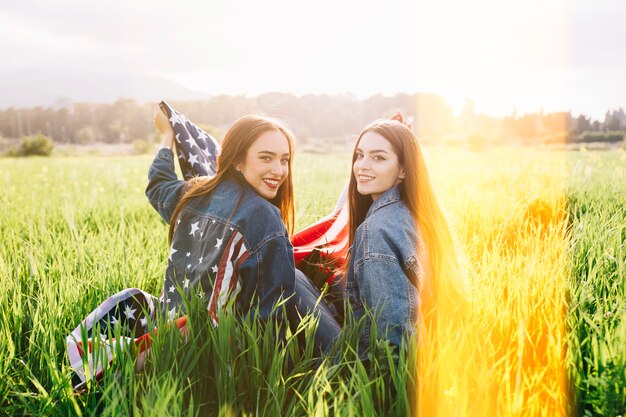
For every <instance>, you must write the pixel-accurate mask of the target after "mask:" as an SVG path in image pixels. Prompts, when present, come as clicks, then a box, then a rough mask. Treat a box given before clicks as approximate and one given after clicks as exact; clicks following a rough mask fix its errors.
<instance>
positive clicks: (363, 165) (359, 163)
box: [354, 157, 370, 171]
mask: <svg viewBox="0 0 626 417" xmlns="http://www.w3.org/2000/svg"><path fill="white" fill-rule="evenodd" d="M354 167H355V168H356V169H360V170H364V171H366V170H368V169H369V168H370V163H369V159H368V158H367V157H363V158H361V159H357V160H356V161H354Z"/></svg>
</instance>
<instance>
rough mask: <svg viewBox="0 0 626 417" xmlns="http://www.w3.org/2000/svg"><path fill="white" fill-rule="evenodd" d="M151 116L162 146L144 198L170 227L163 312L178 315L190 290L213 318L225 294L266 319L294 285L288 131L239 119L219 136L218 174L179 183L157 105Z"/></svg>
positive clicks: (167, 127)
mask: <svg viewBox="0 0 626 417" xmlns="http://www.w3.org/2000/svg"><path fill="white" fill-rule="evenodd" d="M154 119H155V126H156V127H157V129H158V130H159V131H160V133H161V135H162V147H161V149H160V150H159V152H158V153H157V156H156V158H155V159H154V162H153V163H152V166H151V167H150V170H149V173H148V178H149V183H148V187H147V188H146V195H147V197H148V199H149V201H150V204H152V206H153V207H154V208H155V209H156V210H157V211H158V213H159V214H160V215H161V217H162V218H163V219H164V220H165V221H166V222H168V223H170V229H169V240H170V256H169V262H168V266H167V270H166V272H165V279H164V283H163V292H162V297H161V305H162V309H163V310H164V311H165V310H167V313H168V314H170V315H171V316H172V318H173V317H177V316H178V315H180V312H181V311H182V310H183V309H184V306H183V297H184V296H186V295H187V294H189V293H196V294H199V295H200V297H202V298H204V299H205V300H206V301H205V302H206V303H207V309H208V311H209V314H211V316H212V317H213V319H214V320H217V310H218V309H219V308H220V307H221V306H223V305H224V304H225V303H226V302H227V301H228V300H229V299H230V298H231V297H237V298H236V299H237V303H236V305H237V308H238V309H240V310H241V311H242V312H243V313H247V312H248V310H249V309H250V308H252V307H255V308H256V309H257V310H258V313H259V315H260V317H261V318H267V317H269V316H270V314H271V312H272V309H273V305H274V303H276V302H277V301H278V300H279V299H280V298H281V297H289V296H291V295H292V294H293V293H294V288H295V267H294V260H293V248H292V246H291V243H290V241H289V234H288V230H289V231H291V230H292V229H293V213H294V198H293V181H292V173H291V161H292V157H293V138H292V135H291V133H290V132H289V131H288V130H286V129H285V128H284V127H282V126H281V125H279V124H278V123H276V122H275V121H273V120H271V119H268V118H264V117H260V116H245V117H242V118H241V119H239V120H237V121H236V122H235V123H233V125H232V126H231V127H230V128H229V129H228V131H227V132H226V135H225V136H224V139H223V141H222V152H221V154H220V155H219V159H218V171H217V174H216V175H215V176H213V177H210V178H209V177H197V178H194V179H192V180H190V181H183V180H178V179H177V177H176V173H175V171H174V154H173V152H172V148H173V144H174V131H173V130H172V127H171V125H170V124H169V121H168V118H167V116H166V115H165V113H163V111H162V110H161V109H160V108H158V107H155V111H154Z"/></svg>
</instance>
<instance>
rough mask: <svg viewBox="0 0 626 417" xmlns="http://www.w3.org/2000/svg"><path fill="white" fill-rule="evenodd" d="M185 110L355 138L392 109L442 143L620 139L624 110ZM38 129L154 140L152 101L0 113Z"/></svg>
mask: <svg viewBox="0 0 626 417" xmlns="http://www.w3.org/2000/svg"><path fill="white" fill-rule="evenodd" d="M170 104H171V105H172V106H173V107H174V108H176V109H177V110H179V111H181V112H183V113H184V114H186V115H187V116H188V117H189V118H190V119H191V120H193V121H194V122H197V123H198V124H200V125H201V126H202V127H204V128H206V129H207V130H210V131H212V133H214V134H215V135H217V136H218V137H220V136H221V134H222V133H223V132H224V131H225V130H226V128H227V127H228V126H229V124H230V123H232V122H233V121H234V120H235V119H237V118H239V117H241V116H243V115H245V114H250V113H257V114H265V115H268V116H272V117H275V118H278V119H280V120H282V121H284V122H285V123H286V124H287V125H288V126H290V127H291V128H292V130H293V131H294V133H295V134H296V136H297V138H298V141H299V142H301V143H306V142H307V141H309V140H317V139H328V138H333V139H336V138H346V137H352V136H354V135H356V134H358V132H359V131H360V130H361V129H363V127H364V126H365V125H367V124H368V123H370V122H371V121H373V120H376V119H378V118H386V117H389V116H391V115H393V114H394V113H395V112H396V111H401V112H403V114H405V115H407V116H409V117H411V118H412V119H413V128H414V130H415V131H416V133H417V135H418V137H419V138H420V139H421V140H424V141H429V142H439V143H455V142H457V143H481V144H497V143H523V144H539V143H568V142H570V143H571V142H590V141H600V142H602V141H605V142H607V141H608V142H612V141H621V140H622V139H623V133H622V132H623V131H626V114H625V113H624V110H623V109H621V108H620V109H616V110H610V111H607V112H606V115H605V117H604V120H593V119H591V118H590V117H589V116H586V115H584V114H581V115H578V116H574V115H572V114H571V113H570V112H560V113H545V114H544V113H543V112H537V113H531V114H524V115H517V114H516V113H515V112H513V113H512V114H511V115H509V116H506V117H492V116H488V115H485V114H480V113H477V112H475V111H474V106H473V103H472V102H471V101H467V103H466V105H465V108H464V109H463V111H462V112H461V113H460V114H459V115H456V116H455V115H454V114H453V111H452V108H451V107H450V106H449V105H448V104H447V103H446V101H445V100H444V99H443V98H442V97H440V96H437V95H435V94H425V93H416V94H396V95H394V96H384V95H380V94H379V95H375V96H371V97H369V98H367V99H363V100H359V99H357V98H356V97H354V96H352V95H350V94H344V95H326V94H315V95H314V94H309V95H304V96H299V97H298V96H294V95H292V94H285V93H267V94H263V95H260V96H258V97H245V96H226V95H222V96H216V97H213V98H211V99H209V100H203V101H173V102H171V103H170ZM34 134H43V135H45V136H48V137H50V138H52V140H54V141H55V142H58V143H68V144H88V143H95V142H103V143H130V142H132V141H133V140H137V139H144V140H152V138H153V136H154V128H153V126H152V104H151V103H138V102H137V101H135V100H133V99H120V100H118V101H116V102H114V103H106V104H94V103H75V104H65V105H60V106H55V107H35V108H27V109H24V108H21V109H18V108H8V109H4V110H2V111H0V135H1V136H2V137H4V138H16V139H17V138H20V137H22V136H28V135H34Z"/></svg>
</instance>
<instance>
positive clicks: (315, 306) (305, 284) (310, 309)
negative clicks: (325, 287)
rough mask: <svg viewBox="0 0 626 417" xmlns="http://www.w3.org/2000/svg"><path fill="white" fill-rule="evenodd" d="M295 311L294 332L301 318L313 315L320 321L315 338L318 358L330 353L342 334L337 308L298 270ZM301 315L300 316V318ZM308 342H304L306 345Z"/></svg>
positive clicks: (315, 349) (315, 350)
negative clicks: (322, 296)
mask: <svg viewBox="0 0 626 417" xmlns="http://www.w3.org/2000/svg"><path fill="white" fill-rule="evenodd" d="M295 290H296V291H295V297H294V301H295V303H294V304H295V309H296V315H295V317H294V319H293V320H291V322H292V323H291V327H292V330H293V329H295V328H297V325H298V324H299V323H300V317H299V316H302V317H303V316H304V315H306V314H309V313H312V314H313V316H314V317H315V318H316V319H317V320H318V326H317V330H316V331H315V335H314V338H313V343H314V349H313V352H314V354H315V355H316V356H320V355H321V354H324V353H328V352H329V350H330V349H331V348H332V346H333V344H334V343H335V341H336V340H337V339H338V337H339V334H340V333H341V326H339V323H337V320H336V319H335V315H336V314H337V311H336V309H335V306H334V305H332V304H329V303H327V302H326V300H324V299H323V298H321V293H320V291H319V290H318V289H317V288H315V286H314V285H313V283H312V282H311V280H310V279H309V278H308V277H307V276H306V275H305V274H304V273H303V272H302V271H300V270H298V269H296V286H295ZM298 315H299V316H298ZM306 342H307V341H304V343H306Z"/></svg>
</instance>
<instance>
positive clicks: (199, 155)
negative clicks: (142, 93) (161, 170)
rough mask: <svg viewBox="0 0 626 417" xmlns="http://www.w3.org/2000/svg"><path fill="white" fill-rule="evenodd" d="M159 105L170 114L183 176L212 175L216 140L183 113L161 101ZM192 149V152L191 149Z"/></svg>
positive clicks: (214, 165) (216, 147) (219, 149)
mask: <svg viewBox="0 0 626 417" xmlns="http://www.w3.org/2000/svg"><path fill="white" fill-rule="evenodd" d="M161 107H162V108H163V109H165V111H166V112H167V113H168V115H169V116H170V118H169V119H170V123H171V124H172V128H173V129H174V134H175V136H176V148H177V150H178V162H179V165H180V168H181V172H182V174H183V177H184V178H185V179H186V180H188V179H190V178H193V177H196V176H213V175H215V174H216V173H217V155H219V153H220V151H221V148H220V145H219V143H217V140H216V139H215V138H214V137H213V136H211V135H210V134H208V133H207V132H205V131H204V130H202V129H200V128H199V127H198V126H196V125H195V124H193V123H192V122H191V121H190V120H189V119H188V118H187V117H186V116H185V115H183V114H182V113H179V112H178V111H176V110H174V109H173V108H172V107H170V106H169V105H168V104H167V103H165V102H161ZM192 150H193V154H192V153H191V151H192Z"/></svg>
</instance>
